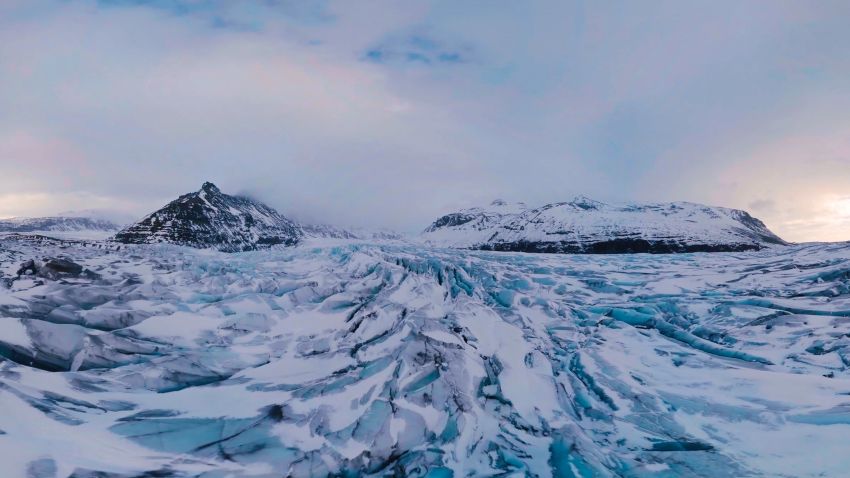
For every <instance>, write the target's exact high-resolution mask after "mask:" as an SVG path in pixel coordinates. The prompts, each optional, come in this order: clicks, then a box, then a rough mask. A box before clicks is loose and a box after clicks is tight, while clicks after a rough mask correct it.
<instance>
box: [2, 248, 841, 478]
mask: <svg viewBox="0 0 850 478" xmlns="http://www.w3.org/2000/svg"><path fill="white" fill-rule="evenodd" d="M48 258H51V260H52V262H51V260H46V259H48ZM31 259H34V261H33V262H32V263H28V261H29V260H31ZM68 261H71V262H72V263H75V264H78V265H79V266H81V267H79V268H78V267H74V266H72V265H69V262H68ZM25 263H27V265H26V267H24V268H22V267H21V265H22V264H25ZM50 264H53V265H52V266H51V265H50ZM19 271H20V272H21V275H18V273H19ZM0 274H2V277H0V410H2V412H0V476H10V477H11V476H29V477H39V478H41V477H60V478H64V477H68V476H73V477H77V478H94V477H100V478H102V477H111V478H114V477H141V476H146V477H195V476H204V477H225V476H237V477H241V476H257V477H282V476H296V477H301V476H346V477H352V476H418V477H431V478H436V477H452V476H454V477H463V476H529V477H534V476H539V477H550V476H552V477H671V476H688V477H745V476H764V477H815V476H836V477H837V476H846V475H847V470H848V467H849V466H850V458H848V456H850V453H848V452H850V444H848V440H847V437H848V436H850V378H848V377H850V374H849V373H848V367H850V245H848V244H831V245H830V244H822V245H804V246H790V247H782V248H776V249H773V250H764V251H759V252H742V253H713V254H676V255H604V256H598V255H539V254H533V255H532V254H520V253H496V252H470V251H459V250H446V249H428V248H422V247H414V246H404V245H387V244H380V243H366V242H359V243H358V242H352V241H348V242H346V241H337V242H336V243H332V242H327V241H325V242H320V243H319V242H317V243H312V244H311V243H305V244H301V245H299V246H297V247H294V248H280V249H271V250H265V251H254V252H245V253H236V254H225V253H220V252H213V251H202V250H193V249H189V248H182V247H178V246H171V245H139V246H135V245H131V246H125V245H120V246H119V245H115V244H106V243H84V242H67V241H65V242H60V241H53V240H49V239H44V238H39V237H6V238H0Z"/></svg>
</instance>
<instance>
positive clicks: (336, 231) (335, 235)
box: [300, 223, 360, 239]
mask: <svg viewBox="0 0 850 478" xmlns="http://www.w3.org/2000/svg"><path fill="white" fill-rule="evenodd" d="M300 226H301V230H302V231H304V235H305V236H306V237H315V238H324V239H360V237H359V236H358V235H357V234H355V233H354V232H352V231H349V230H348V229H343V228H341V227H336V226H331V225H329V224H303V223H302V224H301V225H300Z"/></svg>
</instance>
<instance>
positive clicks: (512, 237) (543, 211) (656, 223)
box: [422, 196, 786, 253]
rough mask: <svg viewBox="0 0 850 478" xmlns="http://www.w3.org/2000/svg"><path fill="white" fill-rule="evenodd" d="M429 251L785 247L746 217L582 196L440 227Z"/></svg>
mask: <svg viewBox="0 0 850 478" xmlns="http://www.w3.org/2000/svg"><path fill="white" fill-rule="evenodd" d="M422 238H423V239H424V240H425V241H426V242H427V243H428V244H431V245H436V246H441V247H454V248H466V249H484V250H497V251H519V252H555V253H633V252H650V253H667V252H719V251H745V250H759V249H762V248H764V247H768V246H771V245H784V244H786V243H785V241H783V240H782V239H780V238H779V237H778V236H776V234H774V233H772V232H771V231H770V230H769V229H767V227H766V226H765V225H764V223H762V222H761V221H760V220H758V219H756V218H754V217H752V216H750V215H749V214H748V213H747V212H746V211H741V210H737V209H729V208H723V207H713V206H705V205H702V204H695V203H690V202H672V203H658V204H626V205H610V204H605V203H602V202H599V201H594V200H592V199H589V198H586V197H583V196H579V197H577V198H575V199H573V200H572V201H569V202H560V203H554V204H547V205H545V206H542V207H538V208H529V207H527V206H526V205H525V204H523V203H516V204H510V203H506V202H504V201H501V200H499V201H494V202H493V203H492V204H490V205H489V206H488V207H478V208H471V209H465V210H462V211H459V212H456V213H452V214H447V215H445V216H443V217H441V218H439V219H437V220H436V221H435V222H434V223H433V224H431V225H430V226H429V227H428V228H427V229H426V230H425V231H424V232H423V233H422Z"/></svg>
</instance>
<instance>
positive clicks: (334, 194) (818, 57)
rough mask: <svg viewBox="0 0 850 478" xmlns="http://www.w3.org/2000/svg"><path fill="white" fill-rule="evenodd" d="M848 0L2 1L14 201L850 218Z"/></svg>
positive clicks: (838, 230) (345, 218) (2, 141)
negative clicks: (522, 206) (550, 208)
mask: <svg viewBox="0 0 850 478" xmlns="http://www.w3.org/2000/svg"><path fill="white" fill-rule="evenodd" d="M848 18H850V2H847V1H846V0H840V1H830V0H819V1H814V2H800V1H787V2H786V1H782V0H770V1H767V0H759V1H749V0H734V1H733V0H720V1H700V0H694V1H688V2H681V1H654V0H647V1H616V2H609V1H588V2H583V1H569V0H553V1H548V0H545V1H544V0H541V1H535V0H530V1H527V2H526V1H523V2H516V1H501V0H487V1H484V0H469V1H458V0H446V1H443V0H435V1H429V2H424V1H415V0H411V1H404V2H399V1H397V0H364V1H351V0H319V1H309V0H293V1H289V0H257V1H248V0H246V1H239V2H237V1H226V0H99V1H95V0H2V1H0V217H9V216H34V215H48V214H53V213H58V212H61V211H67V210H78V209H108V210H115V211H121V212H124V213H128V214H132V215H136V216H142V215H144V214H145V213H147V212H150V211H152V210H154V209H156V208H158V207H160V206H162V205H163V204H165V203H166V202H168V201H169V200H171V199H173V198H174V197H176V196H177V195H179V194H182V193H186V192H190V191H194V190H197V189H199V188H200V185H201V183H203V182H204V181H207V180H209V181H212V182H214V183H216V184H217V185H218V186H219V187H220V188H221V189H222V190H223V191H225V192H229V193H239V194H248V195H251V196H254V197H257V198H259V199H261V200H263V201H265V202H267V203H268V204H270V205H271V206H273V207H275V208H277V209H278V210H280V211H281V212H283V213H285V214H287V215H290V216H293V217H295V218H298V219H301V220H305V221H318V222H327V223H332V224H338V225H357V226H364V227H385V228H392V229H396V230H401V231H417V230H421V229H423V228H425V227H426V226H427V225H428V224H429V223H430V222H432V221H433V220H434V219H435V218H436V217H437V216H439V215H441V214H444V213H447V212H451V211H454V210H457V209H460V208H464V207H470V206H475V205H481V204H487V203H489V202H491V201H492V200H493V199H496V198H502V199H505V200H509V201H524V202H526V203H528V204H529V205H535V206H536V205H542V204H546V203H550V202H555V201H564V200H569V199H570V198H572V197H574V196H577V195H586V196H589V197H592V198H594V199H597V200H601V201H606V202H625V201H640V202H654V201H679V200H681V201H693V202H700V203H705V204H711V205H717V206H726V207H734V208H740V209H746V210H748V211H750V212H751V213H752V214H753V215H755V216H756V217H759V218H761V219H762V220H763V221H764V222H765V223H766V224H767V225H768V227H770V228H771V229H772V230H773V231H774V232H776V233H778V234H779V235H780V236H782V237H783V238H785V239H787V240H791V241H833V240H850V28H847V21H848Z"/></svg>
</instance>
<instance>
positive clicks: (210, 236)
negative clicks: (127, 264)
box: [114, 182, 303, 252]
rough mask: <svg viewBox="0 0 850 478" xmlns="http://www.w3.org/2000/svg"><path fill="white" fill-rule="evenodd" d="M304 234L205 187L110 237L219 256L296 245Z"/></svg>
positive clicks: (256, 205) (264, 210) (261, 207)
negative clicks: (213, 252) (209, 251)
mask: <svg viewBox="0 0 850 478" xmlns="http://www.w3.org/2000/svg"><path fill="white" fill-rule="evenodd" d="M302 236H303V232H302V231H301V228H300V227H299V226H298V225H297V224H295V223H294V222H293V221H291V220H289V219H287V218H286V217H284V216H282V215H281V214H280V213H278V212H277V211H275V210H274V209H272V208H271V207H269V206H267V205H265V204H263V203H261V202H258V201H255V200H253V199H249V198H245V197H239V196H230V195H227V194H224V193H222V192H221V191H220V190H219V189H218V188H217V187H216V186H215V185H214V184H212V183H209V182H207V183H204V184H203V186H202V187H201V189H200V190H199V191H197V192H194V193H189V194H184V195H183V196H180V197H179V198H178V199H176V200H174V201H172V202H170V203H169V204H168V205H166V206H165V207H163V208H162V209H160V210H158V211H156V212H154V213H152V214H150V215H148V216H146V217H145V218H144V219H142V220H141V221H139V222H137V223H136V224H133V225H131V226H129V227H127V228H126V229H124V230H122V231H121V232H119V233H118V234H116V235H115V237H114V240H115V241H117V242H122V243H125V244H154V243H162V242H167V243H171V244H178V245H183V246H190V247H195V248H199V249H208V248H212V249H218V250H220V251H223V252H239V251H250V250H257V249H262V248H266V247H269V246H272V245H275V244H283V245H292V244H296V243H297V242H298V241H299V240H300V239H301V237H302Z"/></svg>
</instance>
